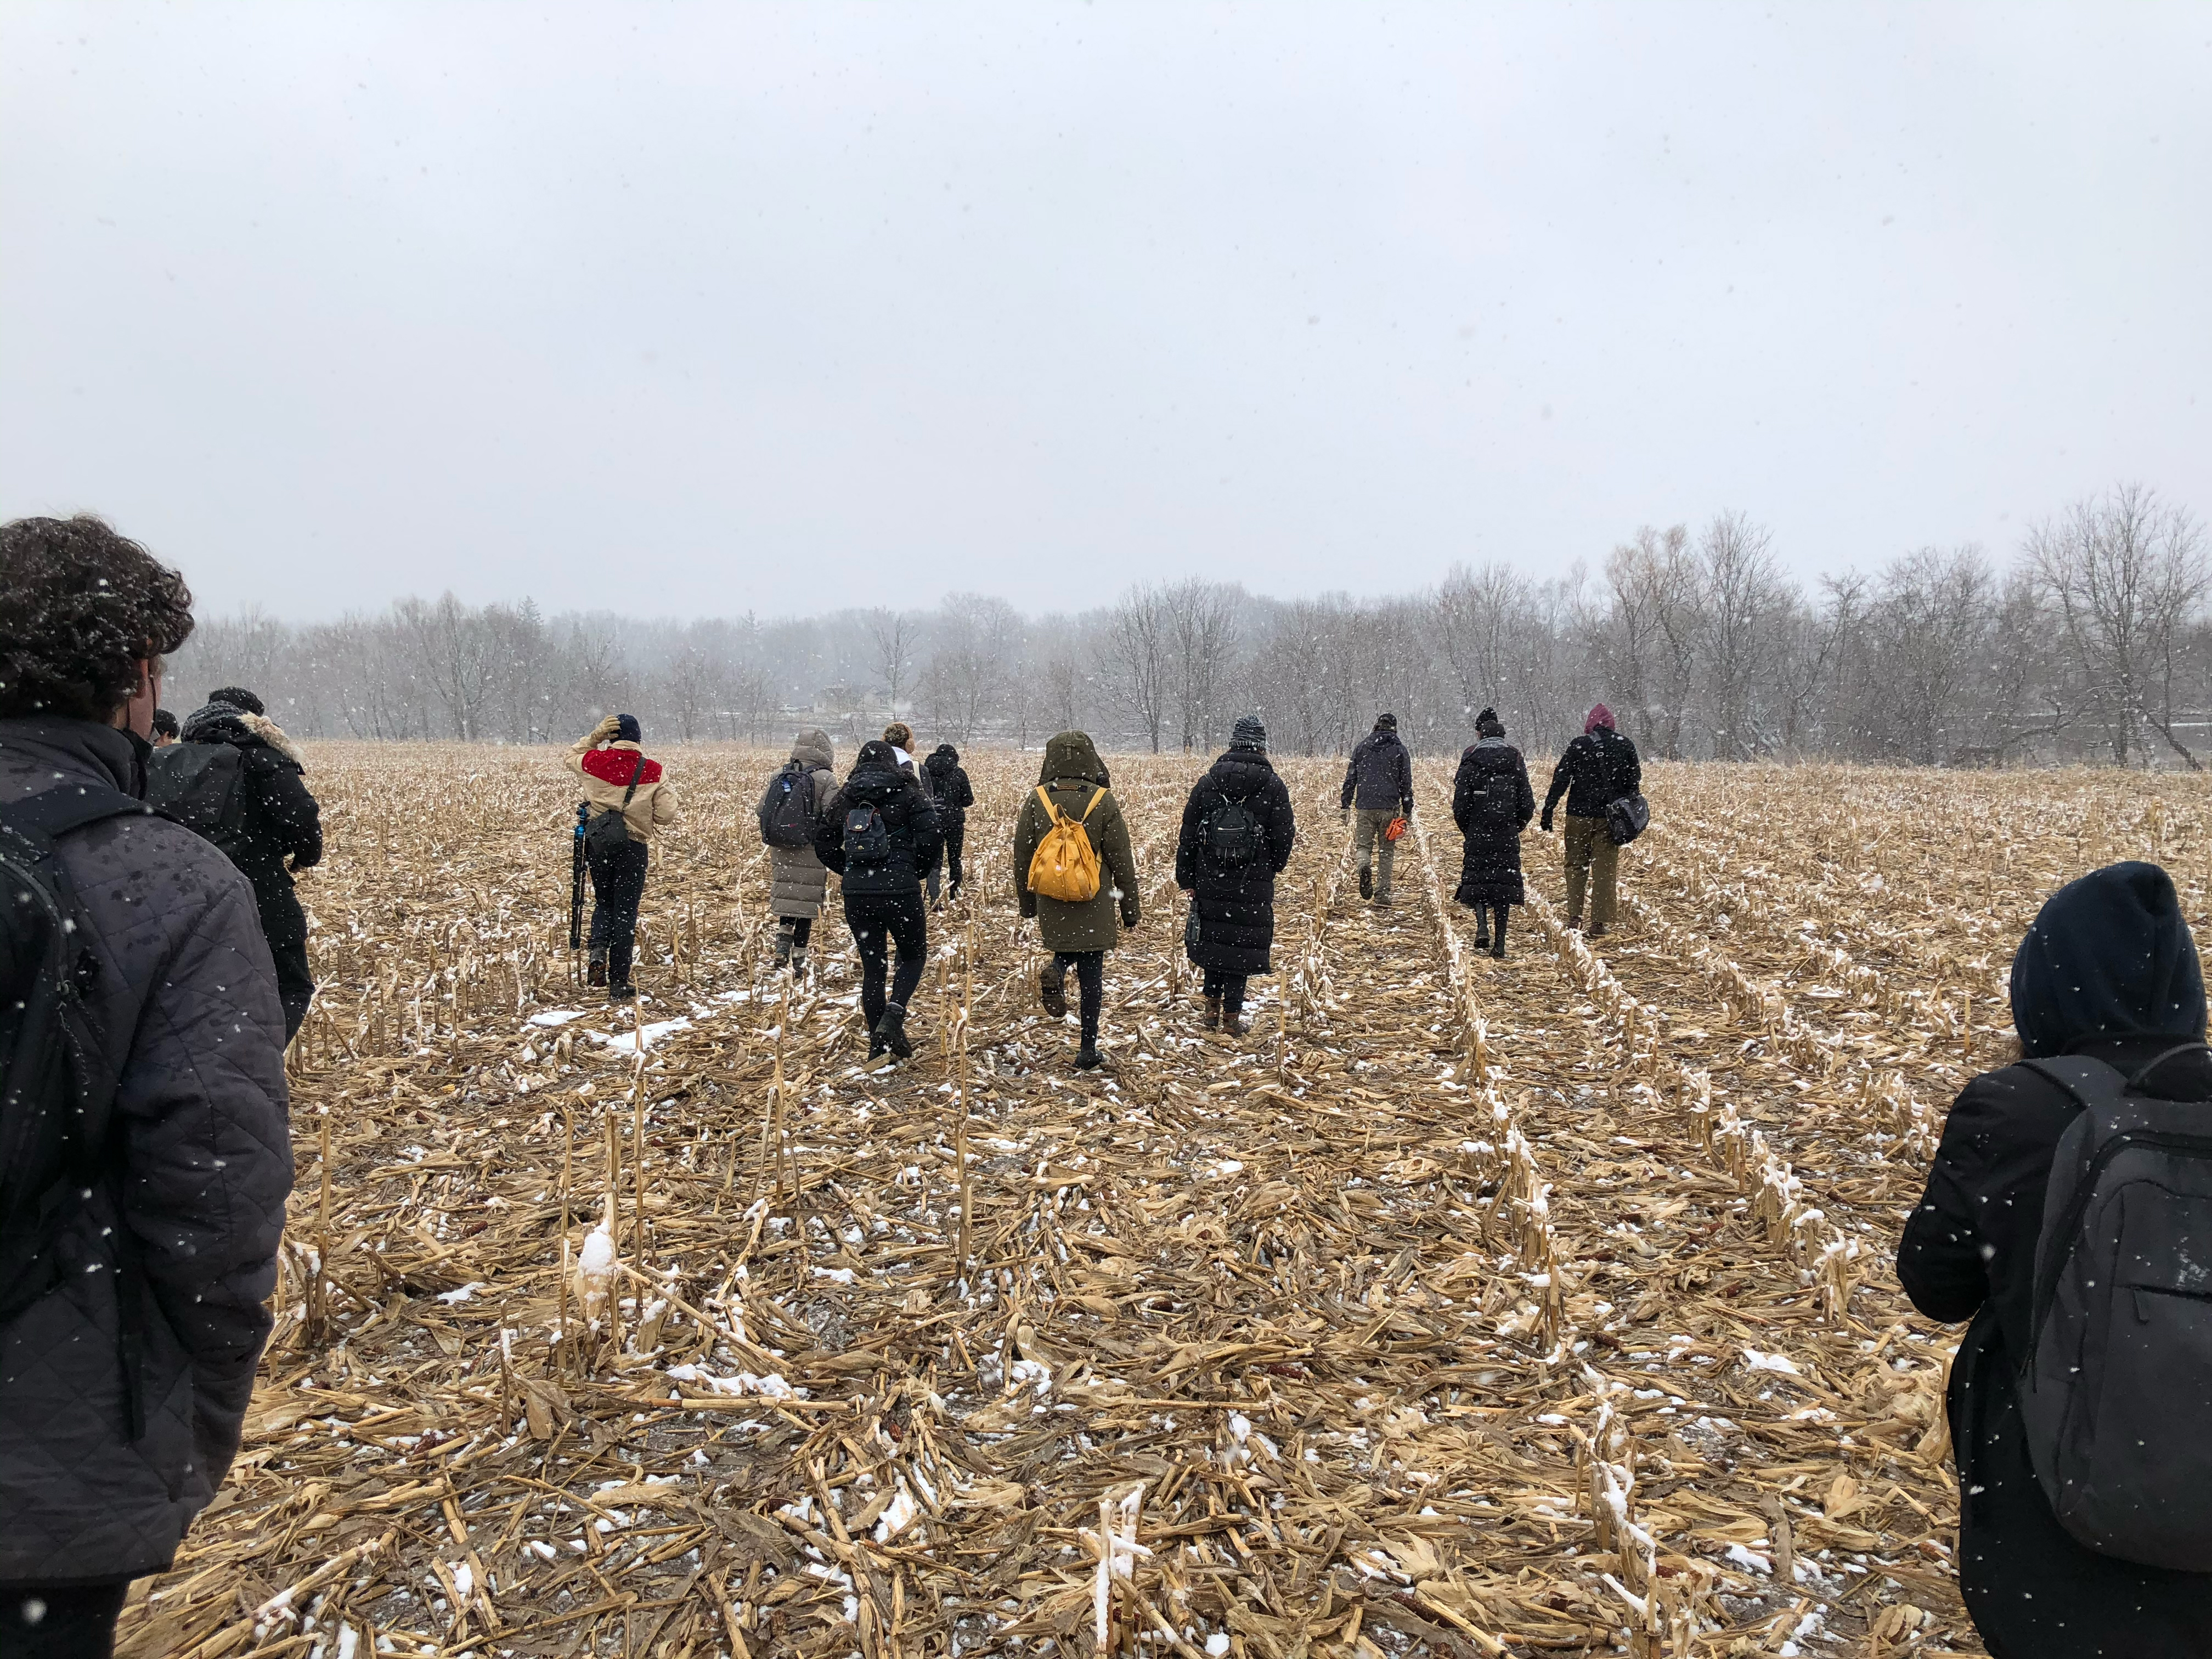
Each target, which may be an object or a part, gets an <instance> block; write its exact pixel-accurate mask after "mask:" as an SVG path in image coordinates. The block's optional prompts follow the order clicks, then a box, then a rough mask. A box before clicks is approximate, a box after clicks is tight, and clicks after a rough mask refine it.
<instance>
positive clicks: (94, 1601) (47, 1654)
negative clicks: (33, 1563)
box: [0, 1583, 131, 1659]
mask: <svg viewBox="0 0 2212 1659" xmlns="http://www.w3.org/2000/svg"><path fill="white" fill-rule="evenodd" d="M130 1588H131V1586H130V1585H129V1584H127V1583H125V1584H77V1585H73V1586H71V1587H70V1589H49V1588H47V1587H46V1586H43V1585H39V1584H11V1585H9V1587H8V1588H7V1589H4V1590H0V1659H108V1656H109V1655H111V1654H112V1653H113V1652H114V1651H115V1620H116V1618H117V1616H118V1614H119V1613H122V1611H123V1596H124V1592H125V1591H126V1590H128V1589H130ZM33 1611H35V1612H36V1613H37V1614H38V1616H37V1617H36V1618H35V1619H33V1617H32V1616H31V1615H32V1613H33Z"/></svg>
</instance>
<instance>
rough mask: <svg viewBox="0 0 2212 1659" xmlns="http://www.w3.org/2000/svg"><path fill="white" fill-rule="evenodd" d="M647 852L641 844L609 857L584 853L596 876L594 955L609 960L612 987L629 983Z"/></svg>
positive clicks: (627, 846)
mask: <svg viewBox="0 0 2212 1659" xmlns="http://www.w3.org/2000/svg"><path fill="white" fill-rule="evenodd" d="M646 852H647V849H646V845H645V843H644V842H641V841H626V842H623V843H622V844H621V845H620V846H619V847H617V848H615V849H614V850H613V851H612V852H609V853H599V852H594V851H593V850H592V849H591V848H589V847H586V848H585V850H584V862H585V864H586V866H588V867H589V868H590V870H591V872H592V933H591V939H590V940H589V944H590V946H591V953H592V957H594V958H598V957H605V958H606V963H607V983H608V984H610V985H627V984H629V953H630V951H631V949H632V947H633V946H634V945H635V944H636V942H637V907H638V902H639V901H640V900H641V899H642V898H643V897H644V896H645V866H646Z"/></svg>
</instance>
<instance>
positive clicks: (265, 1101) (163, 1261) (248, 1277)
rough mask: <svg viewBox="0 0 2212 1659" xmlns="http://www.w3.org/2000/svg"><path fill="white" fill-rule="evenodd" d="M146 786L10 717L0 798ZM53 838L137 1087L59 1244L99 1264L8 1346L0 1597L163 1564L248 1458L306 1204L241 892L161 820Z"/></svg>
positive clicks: (264, 964) (8, 1335)
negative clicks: (295, 1178) (290, 1206)
mask: <svg viewBox="0 0 2212 1659" xmlns="http://www.w3.org/2000/svg"><path fill="white" fill-rule="evenodd" d="M134 771H135V767H134V756H133V753H132V750H131V742H130V740H129V739H128V738H125V736H124V735H123V734H122V733H120V732H113V731H110V730H108V729H107V728H106V727H105V726H94V725H92V724H90V723H88V722H87V721H83V720H40V719H27V720H0V800H15V799H21V797H23V796H26V795H33V794H37V793H40V792H41V791H43V790H46V789H49V788H52V787H56V786H58V785H62V786H65V785H67V784H69V783H70V782H79V781H81V782H85V783H90V784H96V785H101V786H106V787H112V788H118V789H122V790H125V791H126V792H131V793H135V791H133V788H132V785H133V777H134ZM61 845H62V857H63V859H64V862H65V863H66V865H67V866H68V869H69V872H70V878H71V880H72V882H73V883H74V884H75V885H76V892H77V896H78V899H79V901H80V902H82V905H83V907H84V909H85V912H86V917H87V920H88V922H89V923H90V927H91V932H92V934H93V945H94V950H95V951H96V953H97V955H98V957H99V961H100V969H101V972H100V976H99V981H98V985H97V987H96V989H95V991H94V995H93V997H92V1000H91V1008H92V1012H93V1015H94V1020H95V1023H96V1024H97V1026H98V1028H99V1030H100V1032H101V1034H102V1035H103V1036H104V1038H105V1040H106V1046H107V1049H108V1056H109V1059H110V1060H111V1062H112V1065H113V1066H114V1068H115V1071H116V1073H117V1075H118V1076H119V1077H120V1079H122V1083H121V1088H120V1090H119V1091H118V1095H117V1097H116V1102H115V1109H114V1126H115V1127H114V1141H113V1152H112V1167H113V1169H114V1170H115V1176H116V1179H115V1182H114V1183H113V1186H112V1190H110V1189H96V1190H95V1191H94V1195H93V1197H92V1199H91V1200H89V1202H88V1205H87V1206H86V1212H85V1213H84V1215H83V1218H82V1221H81V1222H79V1223H78V1224H76V1225H75V1226H74V1227H73V1229H72V1231H71V1233H70V1235H69V1236H67V1237H64V1239H63V1240H62V1241H61V1243H60V1245H59V1246H58V1248H57V1250H56V1255H57V1257H58V1259H59V1260H60V1261H62V1262H63V1263H64V1265H65V1266H66V1265H68V1264H71V1263H74V1262H78V1261H82V1262H83V1263H85V1264H87V1267H86V1270H85V1271H82V1272H74V1273H68V1274H67V1275H66V1276H65V1278H64V1280H63V1283H62V1284H61V1285H59V1286H58V1287H57V1288H56V1289H55V1290H53V1291H51V1292H49V1293H48V1294H47V1295H46V1297H43V1298H41V1299H40V1301H38V1302H35V1303H33V1304H32V1305H31V1306H30V1307H29V1308H28V1309H27V1310H25V1311H24V1312H22V1313H21V1314H20V1315H18V1316H16V1317H15V1319H14V1320H13V1321H12V1322H10V1323H9V1325H8V1326H7V1327H6V1328H4V1329H0V1585H5V1584H23V1583H47V1584H71V1583H81V1584H91V1583H114V1582H116V1581H118V1580H121V1579H125V1578H135V1577H142V1576H143V1575H144V1574H147V1573H151V1572H158V1571H161V1570H163V1569H164V1568H166V1567H167V1566H168V1565H169V1564H170V1561H171V1559H172V1558H173V1556H174V1555H175V1553H176V1548H177V1545H178V1542H179V1540H181V1539H182V1538H183V1536H184V1533H185V1528H186V1527H187V1526H188V1525H190V1524H191V1518H192V1517H193V1516H195V1515H197V1513H198V1512H199V1511H200V1510H201V1509H203V1508H204V1506H205V1505H206V1504H207V1503H208V1501H209V1499H210V1498H212V1497H213V1496H214V1495H215V1490H216V1486H217V1485H218V1484H219V1483H220V1482H221V1481H222V1478H223V1474H224V1472H225V1471H226V1470H227V1469H228V1468H229V1467H230V1461H231V1459H232V1458H233V1457H234V1456H235V1455H237V1452H238V1443H239V1434H240V1425H241V1422H242V1420H243V1419H244V1417H245V1414H246V1402H247V1400H248V1398H249V1397H250V1396H251V1395H252V1391H253V1374H254V1369H255V1366H256V1365H257V1364H258V1361H259V1359H260V1356H261V1348H262V1345H263V1343H264V1342H265V1341H266V1340H268V1336H269V1326H270V1321H269V1315H268V1312H267V1310H265V1309H264V1306H263V1305H262V1304H263V1303H264V1300H265V1299H266V1298H267V1297H268V1296H269V1293H270V1290H271V1289H272V1288H273V1286H274V1284H275V1279H276V1246H277V1241H278V1239H279V1237H281V1236H282V1234H283V1226H284V1200H285V1198H286V1196H287V1195H288V1194H289V1193H290V1191H291V1188H292V1145H291V1134H290V1127H289V1120H288V1115H287V1110H286V1101H285V1093H284V1066H283V1049H284V1017H283V1012H282V1010H281V1009H280V1008H279V1007H278V1006H277V1001H276V973H275V969H273V968H272V967H271V965H270V957H269V947H268V945H266V944H265V943H264V941H263V939H262V937H261V928H260V924H259V922H258V920H257V917H256V913H255V910H254V904H253V890H252V888H251V887H250V886H248V885H247V884H246V878H245V877H244V876H242V875H240V874H239V872H237V871H236V870H235V869H234V868H233V867H232V866H231V863H230V860H228V859H226V858H225V857H223V855H222V854H221V853H219V852H217V851H216V849H215V848H212V847H210V845H208V844H207V843H206V842H204V841H202V840H200V839H199V837H198V836H195V835H193V834H192V833H191V831H190V830H189V829H184V828H182V827H181V826H179V825H177V824H173V823H168V822H167V821H166V820H163V819H161V818H152V817H126V818H117V819H111V820H109V821H107V822H106V823H96V824H94V825H92V826H90V827H88V828H87V829H80V830H77V831H75V832H74V833H72V834H71V835H70V836H66V837H65V838H64V840H63V842H62V843H61ZM118 1212H119V1213H118ZM118 1222H119V1223H120V1225H122V1226H124V1227H126V1228H127V1229H128V1230H129V1231H130V1233H131V1235H132V1236H133V1237H135V1238H136V1241H137V1249H138V1253H139V1256H140V1260H141V1262H142V1264H143V1267H142V1273H141V1276H140V1278H139V1279H138V1281H137V1282H138V1284H139V1285H140V1286H141V1289H140V1294H141V1295H143V1297H145V1307H144V1317H143V1321H142V1323H143V1331H144V1334H143V1363H142V1365H141V1379H140V1384H139V1399H140V1401H141V1405H142V1408H143V1424H144V1433H143V1437H142V1438H140V1439H139V1440H138V1441H137V1442H136V1443H132V1442H131V1439H130V1431H129V1428H128V1426H127V1423H126V1408H125V1395H124V1392H123V1390H124V1388H125V1381H124V1373H123V1366H122V1362H121V1360H120V1358H119V1357H118V1336H119V1330H120V1326H119V1307H118V1295H120V1294H124V1293H127V1292H125V1291H119V1290H118V1281H117V1277H116V1274H115V1273H113V1272H112V1271H105V1272H104V1271H99V1270H98V1269H99V1267H100V1265H101V1264H108V1265H111V1266H112V1262H113V1261H114V1259H115V1258H114V1255H113V1254H112V1251H111V1249H109V1247H108V1246H107V1245H106V1244H105V1243H103V1242H102V1237H101V1235H102V1231H103V1230H104V1229H105V1228H106V1227H109V1226H112V1225H116V1224H118Z"/></svg>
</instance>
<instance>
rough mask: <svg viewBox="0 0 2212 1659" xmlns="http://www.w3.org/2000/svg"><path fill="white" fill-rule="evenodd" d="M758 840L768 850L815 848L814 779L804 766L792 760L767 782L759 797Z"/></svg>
mask: <svg viewBox="0 0 2212 1659" xmlns="http://www.w3.org/2000/svg"><path fill="white" fill-rule="evenodd" d="M760 832H761V840H762V841H763V842H764V843H766V844H767V845H768V846H770V847H781V848H794V847H811V846H813V845H814V780H813V779H812V778H811V776H810V775H808V773H807V770H806V767H805V763H802V762H799V761H793V762H791V763H789V764H788V765H787V766H786V767H785V768H784V769H783V770H782V771H781V772H779V773H777V774H776V775H775V776H774V777H772V778H770V779H769V781H768V793H765V794H763V796H762V797H761V803H760Z"/></svg>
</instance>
